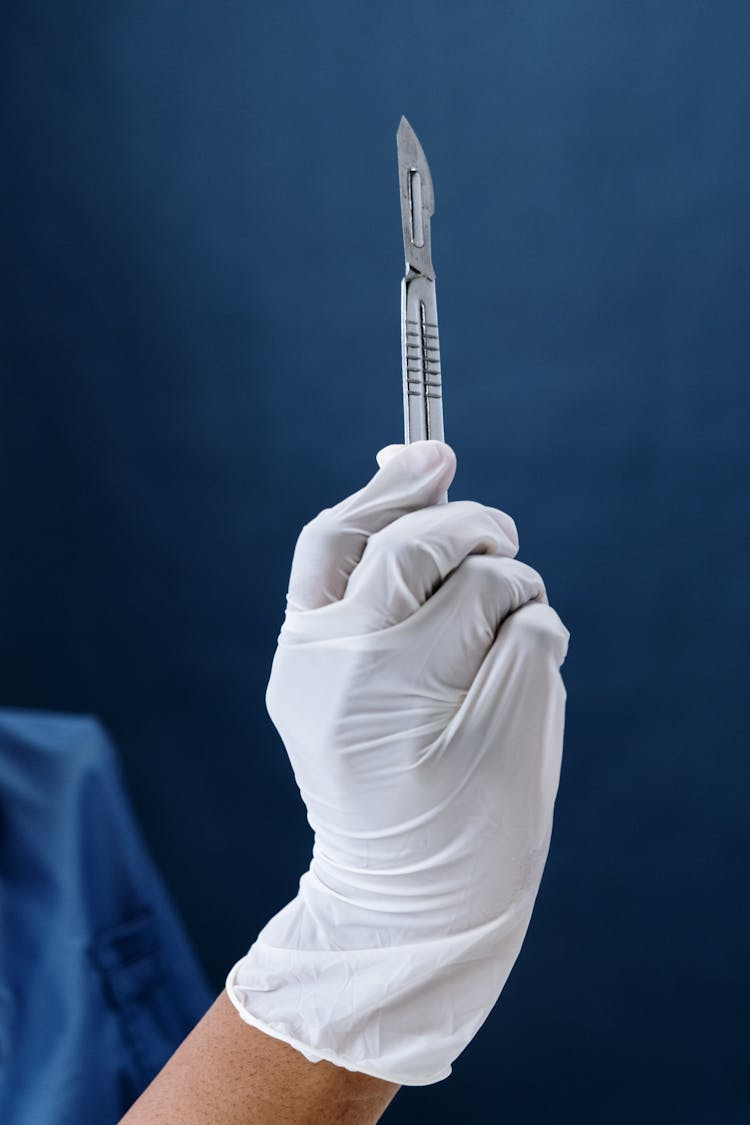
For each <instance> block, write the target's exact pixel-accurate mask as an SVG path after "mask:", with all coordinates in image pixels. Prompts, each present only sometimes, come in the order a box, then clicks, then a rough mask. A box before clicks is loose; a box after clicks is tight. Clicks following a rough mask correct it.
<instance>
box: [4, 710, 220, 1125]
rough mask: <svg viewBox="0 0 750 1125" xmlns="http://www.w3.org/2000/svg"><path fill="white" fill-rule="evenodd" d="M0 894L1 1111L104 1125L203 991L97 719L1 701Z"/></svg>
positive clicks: (49, 1121)
mask: <svg viewBox="0 0 750 1125" xmlns="http://www.w3.org/2000/svg"><path fill="white" fill-rule="evenodd" d="M0 892H1V895H0V1121H2V1122H3V1125H68V1123H71V1125H72V1123H74V1122H75V1123H76V1125H88V1123H91V1125H108V1123H109V1122H116V1121H118V1120H119V1118H120V1117H121V1115H122V1114H123V1113H124V1111H125V1110H126V1109H127V1107H128V1106H129V1105H130V1104H131V1102H132V1101H133V1100H134V1099H135V1098H136V1097H137V1096H138V1094H139V1093H140V1092H141V1090H142V1089H143V1088H144V1087H145V1086H146V1085H147V1084H148V1082H149V1081H150V1080H151V1078H152V1077H153V1076H154V1074H155V1073H156V1072H157V1071H158V1070H159V1069H160V1068H161V1066H162V1065H163V1063H164V1062H165V1061H166V1059H167V1058H168V1057H169V1055H170V1054H171V1053H172V1051H173V1050H174V1049H175V1047H176V1046H177V1045H178V1044H179V1043H180V1042H181V1040H182V1039H183V1038H184V1037H185V1035H186V1034H187V1033H188V1032H189V1031H190V1029H191V1028H192V1027H193V1026H194V1025H195V1023H196V1022H197V1020H198V1019H199V1018H200V1017H201V1015H202V1014H203V1012H204V1011H205V1009H206V1008H207V1007H208V1005H209V1003H210V1002H211V1000H212V998H213V997H212V994H211V993H210V992H209V989H208V987H207V984H206V982H205V980H204V978H203V975H202V971H201V969H200V968H199V966H198V964H197V962H196V959H195V956H194V954H193V952H192V950H191V947H190V945H189V942H188V940H187V938H186V935H185V933H184V931H183V929H182V926H181V924H180V921H179V919H178V917H177V915H176V913H175V910H174V908H173V906H172V904H171V902H170V900H169V897H168V895H167V893H166V891H165V888H164V885H163V883H162V881H161V879H160V877H159V875H158V873H157V871H156V869H155V867H154V865H153V863H152V862H151V860H150V858H149V855H148V853H147V851H146V848H145V846H144V844H143V842H142V840H141V838H140V835H139V832H138V828H137V826H136V823H135V820H134V818H133V814H132V813H131V811H130V808H129V805H128V801H127V797H126V795H125V792H124V789H123V785H122V781H121V778H120V773H119V768H118V763H117V759H116V755H115V752H114V749H113V747H112V744H111V743H110V741H109V739H108V738H107V735H106V734H105V732H104V730H103V729H102V727H101V725H100V724H99V723H98V722H97V720H96V719H93V718H88V717H78V716H69V715H50V714H39V713H33V712H20V711H0Z"/></svg>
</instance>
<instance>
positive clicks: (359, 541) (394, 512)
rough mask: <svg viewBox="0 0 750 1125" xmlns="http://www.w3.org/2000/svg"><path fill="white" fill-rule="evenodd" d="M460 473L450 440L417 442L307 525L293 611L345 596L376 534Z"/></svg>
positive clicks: (290, 600)
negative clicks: (371, 537)
mask: <svg viewBox="0 0 750 1125" xmlns="http://www.w3.org/2000/svg"><path fill="white" fill-rule="evenodd" d="M455 472H456V455H455V453H454V452H453V450H452V449H451V447H450V446H449V445H447V444H446V443H445V442H442V441H415V442H412V443H411V444H410V445H406V446H404V448H403V450H401V451H400V452H399V453H397V454H396V455H395V456H394V457H392V458H391V459H390V460H389V461H388V463H387V464H385V465H384V466H383V468H381V469H379V470H378V472H377V473H375V475H374V476H373V477H372V478H371V480H369V481H368V483H367V484H366V485H365V486H364V488H361V489H359V491H358V492H354V493H353V494H352V495H351V496H347V497H346V498H345V499H344V500H341V501H340V502H339V503H338V504H336V505H334V507H332V508H325V509H324V510H323V511H322V512H320V514H319V515H317V516H316V517H315V518H314V519H313V520H311V521H310V522H309V523H307V524H305V526H304V527H303V528H302V531H301V533H300V536H299V538H298V540H297V545H296V547H295V551H294V558H293V560H292V571H291V575H290V578H289V591H288V593H287V608H288V609H289V610H291V611H295V612H297V611H301V610H307V609H318V608H320V607H321V606H324V605H328V604H329V603H331V602H335V601H338V600H339V599H340V598H341V597H343V594H344V591H345V590H346V585H347V582H348V581H349V576H350V575H351V573H352V571H353V570H354V568H355V566H356V565H357V563H358V562H359V560H360V559H361V557H362V553H363V551H364V549H365V546H366V545H367V540H368V538H369V537H370V535H373V534H374V533H375V532H376V531H380V530H381V529H382V528H384V527H386V526H387V525H388V524H390V523H392V522H393V521H394V520H396V519H399V517H400V516H403V515H406V513H407V512H414V511H416V510H417V509H419V508H426V507H428V506H429V505H431V504H435V503H437V500H438V498H439V497H440V496H441V495H442V493H443V492H445V490H446V489H447V488H448V487H449V486H450V483H451V481H452V480H453V477H454V475H455Z"/></svg>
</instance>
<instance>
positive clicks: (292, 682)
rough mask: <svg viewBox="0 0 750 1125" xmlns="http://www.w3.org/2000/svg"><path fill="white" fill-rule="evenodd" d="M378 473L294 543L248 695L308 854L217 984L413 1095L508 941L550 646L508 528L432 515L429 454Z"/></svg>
mask: <svg viewBox="0 0 750 1125" xmlns="http://www.w3.org/2000/svg"><path fill="white" fill-rule="evenodd" d="M378 459H379V462H380V463H381V465H383V467H382V468H381V469H380V471H379V472H378V473H376V475H375V476H374V477H373V478H372V480H371V481H370V482H369V483H368V484H367V485H365V487H364V488H362V489H361V490H360V491H359V492H356V493H354V495H352V496H349V497H347V499H345V500H343V501H341V503H340V504H337V505H335V507H333V508H326V509H325V510H324V511H322V512H321V513H320V515H318V516H317V517H316V518H315V519H313V520H312V521H311V522H310V523H308V524H307V525H306V526H305V527H304V528H303V529H302V533H301V534H300V537H299V540H298V542H297V546H296V550H295V553H294V560H293V564H292V574H291V579H290V585H289V593H288V594H287V610H286V617H285V621H284V624H283V627H282V629H281V633H280V635H279V638H278V648H277V651H276V655H275V657H274V661H273V667H272V671H271V678H270V682H269V684H268V690H267V694H266V705H267V707H268V712H269V714H270V716H271V718H272V720H273V722H274V724H275V726H276V728H277V730H278V732H279V734H280V735H281V738H282V739H283V742H284V745H285V747H286V750H287V753H288V755H289V759H290V761H291V764H292V767H293V770H294V775H295V778H296V780H297V784H298V785H299V789H300V793H301V794H302V798H303V800H304V802H305V805H306V807H307V810H308V819H309V822H310V825H311V826H312V828H313V830H314V833H315V841H314V846H313V858H312V862H311V864H310V868H309V870H308V871H307V872H306V873H305V874H304V875H303V876H302V878H301V880H300V884H299V893H298V894H297V896H296V898H294V899H293V900H292V902H290V903H289V904H288V905H287V906H285V907H284V908H283V909H282V910H281V911H280V912H279V913H278V914H277V915H276V916H275V917H274V918H272V919H271V921H270V922H268V924H267V925H266V926H265V927H264V929H263V930H262V932H261V933H260V935H259V936H258V938H257V940H256V941H255V943H254V944H253V946H252V947H251V949H250V951H249V952H248V953H247V955H246V956H245V957H244V958H243V959H242V960H241V961H239V962H238V964H237V965H235V966H234V968H233V969H232V970H231V972H230V974H229V976H228V978H227V992H228V994H229V997H230V999H231V1000H232V1002H233V1003H234V1004H235V1006H236V1007H237V1009H238V1011H239V1013H240V1015H241V1016H242V1018H243V1019H244V1020H246V1021H247V1022H248V1023H250V1024H254V1025H255V1026H257V1027H259V1028H261V1029H262V1030H263V1031H265V1032H266V1033H267V1034H268V1035H271V1036H274V1037H276V1038H278V1039H283V1040H284V1041H286V1042H287V1043H290V1044H291V1045H292V1046H293V1047H295V1048H296V1049H297V1050H299V1051H301V1052H302V1054H303V1055H305V1057H306V1058H308V1059H309V1060H311V1061H313V1062H317V1061H319V1060H321V1059H328V1060H329V1061H330V1062H333V1063H336V1064H337V1065H338V1066H342V1067H346V1068H347V1069H349V1070H357V1071H363V1072H364V1073H367V1074H371V1075H374V1076H376V1077H378V1078H384V1079H387V1080H389V1081H391V1082H396V1083H399V1084H402V1085H412V1086H418V1085H425V1084H428V1083H431V1082H438V1081H439V1080H440V1079H442V1078H445V1077H447V1075H448V1074H450V1072H451V1063H452V1061H453V1060H454V1059H455V1058H456V1057H457V1055H459V1054H460V1052H461V1051H462V1050H463V1048H464V1047H465V1046H466V1045H467V1043H469V1041H470V1040H471V1038H472V1037H473V1035H474V1034H475V1032H476V1031H477V1029H478V1028H479V1027H480V1025H481V1024H482V1023H483V1022H484V1020H485V1019H486V1018H487V1015H488V1014H489V1012H490V1010H491V1008H492V1006H493V1005H494V1003H495V1001H496V1000H497V997H498V995H499V993H500V990H501V989H502V987H503V985H504V983H505V981H506V979H507V977H508V974H509V972H510V970H511V968H512V966H513V963H514V961H515V959H516V957H517V955H518V952H519V950H520V948H521V943H522V941H523V938H524V935H525V933H526V928H527V926H528V923H529V918H530V916H531V910H532V907H533V905H534V899H535V897H536V894H537V890H538V888H539V882H540V879H541V875H542V869H543V867H544V862H545V859H546V856H547V849H548V846H549V837H550V830H551V826H552V811H553V804H554V800H555V795H556V792H557V785H558V778H559V771H560V757H561V752H562V741H563V722H564V710H565V698H566V693H565V688H564V685H563V682H562V678H561V676H560V672H559V667H560V665H561V664H562V661H563V660H564V658H565V654H566V651H567V642H568V636H569V634H568V631H567V629H566V628H565V626H564V625H563V624H562V622H561V621H560V618H559V617H558V616H557V614H556V613H555V611H554V610H553V609H552V608H550V606H549V605H548V604H547V597H546V593H545V589H544V584H543V582H542V579H541V578H540V576H539V575H538V574H537V572H536V571H534V570H532V569H531V567H529V566H526V565H525V564H524V563H521V562H518V561H515V560H514V558H513V556H514V555H515V554H516V552H517V549H518V540H517V536H516V530H515V524H514V523H513V520H512V519H511V518H510V517H509V516H507V515H505V514H504V513H503V512H500V511H498V510H496V509H494V508H488V507H485V506H483V505H481V504H477V503H474V502H472V501H467V500H460V501H453V502H449V503H447V504H440V505H438V504H436V503H435V502H436V500H437V498H438V497H439V496H440V494H441V493H442V492H443V491H444V490H445V489H446V488H447V487H448V486H449V484H450V482H451V480H452V479H453V475H454V472H455V456H454V454H453V451H452V450H451V449H450V447H449V446H447V445H445V444H444V443H442V442H436V441H429V442H415V443H413V444H412V445H409V446H406V447H399V446H396V447H388V448H387V449H386V450H381V453H380V454H379V455H378Z"/></svg>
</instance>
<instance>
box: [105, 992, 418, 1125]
mask: <svg viewBox="0 0 750 1125" xmlns="http://www.w3.org/2000/svg"><path fill="white" fill-rule="evenodd" d="M398 1090H399V1086H397V1085H396V1084H395V1083H393V1082H384V1081H383V1080H382V1079H380V1078H372V1077H371V1076H370V1075H368V1074H360V1073H358V1072H355V1071H350V1070H344V1069H343V1068H342V1067H338V1066H334V1065H333V1063H329V1062H319V1063H311V1062H308V1061H307V1059H306V1058H305V1057H304V1055H301V1054H300V1053H299V1051H296V1050H295V1049H294V1047H290V1046H289V1044H288V1043H284V1042H282V1041H281V1040H279V1039H273V1038H272V1037H271V1036H269V1035H266V1034H264V1032H262V1031H260V1030H258V1028H256V1027H253V1026H251V1025H250V1024H247V1023H245V1022H244V1020H243V1019H242V1018H241V1017H240V1015H239V1014H238V1012H237V1010H236V1009H235V1008H234V1006H233V1005H232V1003H231V1001H230V999H229V997H228V996H227V995H226V993H225V992H222V993H221V994H220V995H219V996H218V997H217V999H216V1000H215V1001H214V1003H213V1004H212V1005H211V1007H210V1008H209V1009H208V1011H207V1012H206V1014H205V1015H204V1016H203V1018H202V1019H201V1021H200V1022H199V1023H198V1024H197V1025H196V1026H195V1027H194V1028H193V1030H192V1031H191V1033H190V1035H188V1037H187V1039H185V1040H184V1041H183V1043H182V1044H181V1045H180V1046H179V1047H178V1049H177V1050H176V1051H175V1053H174V1054H173V1055H172V1057H171V1058H170V1059H169V1061H168V1062H167V1063H166V1065H165V1066H164V1068H163V1070H161V1071H160V1072H159V1074H157V1076H156V1077H155V1078H154V1080H153V1082H152V1083H151V1085H150V1086H148V1088H147V1089H146V1090H144V1092H143V1093H142V1094H141V1096H140V1097H139V1099H138V1101H137V1102H135V1104H134V1105H133V1106H132V1107H131V1108H130V1109H129V1110H128V1112H127V1113H126V1114H125V1116H124V1117H123V1118H122V1121H121V1125H373V1122H376V1121H379V1120H380V1118H381V1117H382V1115H383V1113H384V1112H385V1110H386V1108H387V1107H388V1105H389V1104H390V1102H391V1101H392V1100H393V1098H394V1097H395V1095H396V1093H397V1091H398Z"/></svg>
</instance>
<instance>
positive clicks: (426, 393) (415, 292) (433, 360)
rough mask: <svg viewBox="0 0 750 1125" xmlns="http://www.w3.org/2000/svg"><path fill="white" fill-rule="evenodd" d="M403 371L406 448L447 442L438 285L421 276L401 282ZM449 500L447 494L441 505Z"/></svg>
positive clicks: (444, 494)
mask: <svg viewBox="0 0 750 1125" xmlns="http://www.w3.org/2000/svg"><path fill="white" fill-rule="evenodd" d="M401 371H402V376H403V386H404V442H405V444H406V445H408V444H409V443H410V442H412V441H427V440H430V439H434V440H436V441H444V440H445V437H444V430H443V382H442V376H441V372H440V338H439V336H438V320H437V301H436V299H435V282H434V281H432V280H431V279H430V278H427V277H423V276H422V275H421V274H415V275H412V276H409V275H408V274H407V276H406V277H405V278H404V280H403V281H402V282H401ZM447 500H448V494H447V492H446V493H443V495H442V496H441V497H440V499H439V500H438V503H439V504H445V503H447Z"/></svg>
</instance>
